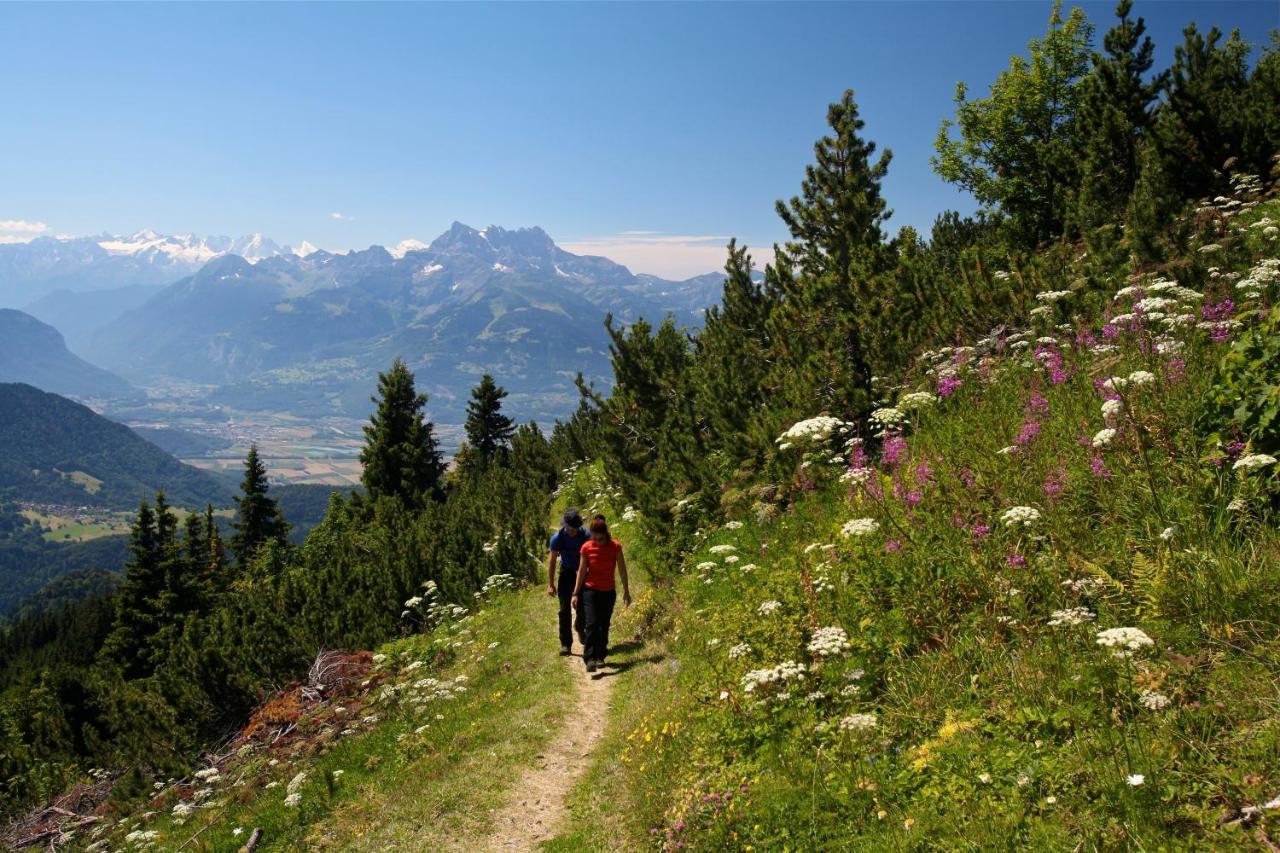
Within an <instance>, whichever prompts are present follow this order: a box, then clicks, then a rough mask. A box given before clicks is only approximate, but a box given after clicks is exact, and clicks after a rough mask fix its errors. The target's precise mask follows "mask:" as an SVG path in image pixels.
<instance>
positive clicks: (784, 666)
mask: <svg viewBox="0 0 1280 853" xmlns="http://www.w3.org/2000/svg"><path fill="white" fill-rule="evenodd" d="M804 671H805V666H804V664H802V663H796V662H795V661H790V660H789V661H783V662H782V663H780V664H778V665H777V666H775V667H772V668H770V669H753V670H751V671H750V672H748V673H747V674H746V675H744V676H742V689H743V691H744V692H746V693H754V692H755V691H756V688H757V687H764V686H767V685H770V684H785V683H786V682H788V681H803V680H804Z"/></svg>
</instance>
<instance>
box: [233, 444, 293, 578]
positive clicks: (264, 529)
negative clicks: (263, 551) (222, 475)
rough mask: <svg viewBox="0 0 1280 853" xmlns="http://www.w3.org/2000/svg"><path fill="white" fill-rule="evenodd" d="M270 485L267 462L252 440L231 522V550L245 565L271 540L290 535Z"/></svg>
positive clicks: (242, 565)
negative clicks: (269, 493)
mask: <svg viewBox="0 0 1280 853" xmlns="http://www.w3.org/2000/svg"><path fill="white" fill-rule="evenodd" d="M267 489H268V486H267V466H266V465H264V464H263V463H262V460H261V459H259V458H258V446H257V445H256V444H251V445H249V455H248V456H247V457H246V458H245V460H244V478H243V479H242V480H241V481H240V494H239V495H238V496H237V497H236V499H235V501H236V517H235V520H234V521H233V522H232V523H231V527H232V528H233V529H234V530H235V533H234V535H232V537H231V553H232V554H234V555H235V557H236V562H237V563H238V564H239V565H240V567H241V568H242V569H243V568H244V567H246V566H248V565H249V563H250V562H251V561H252V560H253V556H254V554H256V553H257V552H258V550H259V549H260V548H261V547H262V546H263V545H264V544H266V543H267V542H270V541H275V542H279V543H281V544H284V542H285V541H286V538H287V537H288V535H289V525H288V524H286V523H285V520H284V517H283V516H281V515H280V507H279V506H278V505H277V504H276V501H275V499H274V498H271V497H269V496H268V495H267Z"/></svg>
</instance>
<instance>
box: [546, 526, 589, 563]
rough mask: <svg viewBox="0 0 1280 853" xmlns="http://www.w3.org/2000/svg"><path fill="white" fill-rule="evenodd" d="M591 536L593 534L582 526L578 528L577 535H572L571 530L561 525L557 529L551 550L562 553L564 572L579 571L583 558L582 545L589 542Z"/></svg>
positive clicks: (552, 538)
mask: <svg viewBox="0 0 1280 853" xmlns="http://www.w3.org/2000/svg"><path fill="white" fill-rule="evenodd" d="M590 538H591V534H590V533H587V531H586V530H584V529H582V528H581V527H580V528H578V535H577V536H570V535H569V531H568V530H566V529H565V528H563V527H561V528H560V529H559V530H557V531H556V535H555V536H552V537H551V546H550V548H549V550H551V551H556V552H558V553H559V554H560V570H561V571H562V572H576V571H578V561H579V560H581V559H582V546H583V545H585V544H587V540H588V539H590Z"/></svg>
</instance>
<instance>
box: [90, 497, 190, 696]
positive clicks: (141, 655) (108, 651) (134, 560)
mask: <svg viewBox="0 0 1280 853" xmlns="http://www.w3.org/2000/svg"><path fill="white" fill-rule="evenodd" d="M177 526H178V521H177V518H176V517H175V516H174V514H173V511H172V510H170V509H169V506H168V504H167V503H166V502H165V498H164V494H163V493H161V494H157V495H156V505H155V510H154V511H152V509H151V507H150V506H148V504H147V502H146V501H143V502H142V503H141V505H140V506H139V507H138V516H137V518H136V519H135V520H134V523H133V527H132V529H131V531H130V539H129V562H128V563H126V564H125V576H124V580H123V581H121V583H120V587H119V589H118V591H117V593H116V617H115V622H114V624H113V625H112V629H111V633H110V634H109V635H108V636H107V638H106V640H105V641H104V642H103V645H102V653H101V654H102V657H103V658H104V659H105V660H108V661H111V662H112V663H115V664H117V665H118V666H119V667H120V668H121V670H122V671H123V673H124V675H125V677H126V678H142V677H145V676H147V675H150V673H151V667H152V663H153V662H154V655H153V642H152V640H153V637H154V635H155V634H156V633H157V632H158V631H161V630H162V629H163V628H164V627H165V625H167V624H169V622H170V614H169V612H168V611H167V608H168V607H169V595H168V583H169V581H170V578H171V575H172V572H173V571H174V565H173V564H174V562H175V561H178V560H179V559H180V553H179V549H178V545H177V537H176V535H175V534H176V531H177Z"/></svg>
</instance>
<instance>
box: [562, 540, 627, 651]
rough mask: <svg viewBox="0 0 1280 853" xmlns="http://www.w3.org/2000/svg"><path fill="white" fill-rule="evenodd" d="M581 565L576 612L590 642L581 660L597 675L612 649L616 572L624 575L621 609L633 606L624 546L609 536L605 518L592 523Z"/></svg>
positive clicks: (576, 587)
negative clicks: (623, 550)
mask: <svg viewBox="0 0 1280 853" xmlns="http://www.w3.org/2000/svg"><path fill="white" fill-rule="evenodd" d="M581 557H582V559H581V561H580V562H579V564H578V580H577V583H576V584H574V587H573V608H574V609H575V610H577V609H578V608H579V607H581V608H582V611H583V614H584V616H585V621H586V634H587V639H586V642H585V643H584V644H583V645H584V648H583V652H582V659H583V660H584V661H585V662H586V664H587V672H595V671H596V668H597V667H599V666H603V665H604V657H605V653H606V652H607V651H608V648H609V621H610V620H611V619H612V618H613V605H614V603H615V602H616V601H617V598H618V593H617V591H616V588H615V586H614V571H615V569H616V570H617V572H618V573H619V574H621V575H622V606H623V607H630V606H631V587H630V586H629V585H628V583H627V561H626V558H624V557H623V556H622V545H621V544H619V543H618V541H617V540H616V539H613V538H611V537H610V536H609V525H608V524H607V523H606V522H605V520H604V516H600V515H598V516H596V517H595V518H594V519H592V520H591V539H590V540H588V541H587V543H586V544H585V545H583V546H582V551H581Z"/></svg>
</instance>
